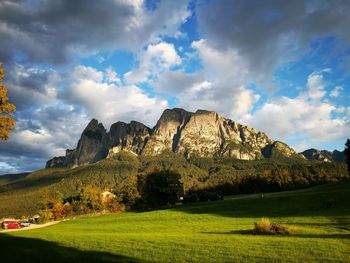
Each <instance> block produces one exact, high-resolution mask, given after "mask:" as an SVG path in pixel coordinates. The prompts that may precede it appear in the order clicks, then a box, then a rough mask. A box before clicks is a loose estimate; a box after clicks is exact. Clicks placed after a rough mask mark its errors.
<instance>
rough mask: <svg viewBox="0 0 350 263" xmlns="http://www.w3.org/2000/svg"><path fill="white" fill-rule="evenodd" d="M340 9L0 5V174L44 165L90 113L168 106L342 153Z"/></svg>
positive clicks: (106, 120)
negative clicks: (9, 116) (10, 109)
mask: <svg viewBox="0 0 350 263" xmlns="http://www.w3.org/2000/svg"><path fill="white" fill-rule="evenodd" d="M39 6H40V8H38V7H39ZM349 11H350V3H348V2H346V1H327V0H316V1H314V0H312V1H311V0H310V1H301V0H300V1H299V0H296V1H290V2H285V1H277V0H272V1H260V0H251V1H234V0H233V1H211V0H205V1H186V0H184V1H171V0H162V1H142V0H137V1H113V2H112V1H107V0H106V1H104V0H103V1H92V0H91V1H89V0H88V1H80V0H77V1H68V0H58V1H53V2H51V1H43V0H22V1H5V2H1V3H0V39H1V40H2V41H1V42H0V60H1V61H3V62H4V63H5V69H6V74H7V75H6V79H5V84H6V86H7V87H8V95H9V97H10V100H11V101H12V102H13V103H14V104H16V106H17V112H16V114H15V118H16V119H17V127H16V128H15V130H14V131H13V133H12V136H11V138H10V140H8V141H6V142H0V174H5V173H12V172H21V171H32V170H35V169H40V168H43V167H44V166H45V162H46V160H48V159H50V158H52V157H53V156H57V155H63V154H64V151H65V149H66V148H74V147H75V146H76V143H77V141H78V139H79V137H80V134H81V132H82V130H83V129H84V127H85V126H86V125H87V123H88V122H89V120H90V119H91V118H97V119H98V120H99V121H100V122H102V123H103V124H104V125H105V127H106V128H107V129H108V128H109V126H110V125H111V124H112V123H114V122H116V121H119V120H121V121H127V122H128V121H130V120H137V121H140V122H143V123H145V124H146V125H148V126H149V127H153V126H154V125H155V123H156V121H157V119H158V118H159V116H160V115H161V113H162V111H163V110H164V109H166V108H173V107H182V108H184V109H186V110H189V111H195V110H197V109H207V110H214V111H217V112H219V113H220V114H221V115H223V116H225V117H228V118H231V119H233V120H237V121H239V122H241V123H243V124H246V125H248V126H250V127H254V128H256V129H258V130H261V131H264V132H266V133H267V134H268V135H269V136H270V137H272V138H273V139H276V140H281V141H284V142H286V143H288V144H290V145H291V146H292V147H294V148H295V149H296V150H297V151H303V150H305V149H308V148H318V149H327V150H334V149H339V150H342V149H343V147H344V142H345V140H346V138H347V137H350V136H349V135H350V123H349V118H350V102H349V101H350V100H349V96H350V92H349V84H350V43H349V41H350V32H349V30H348V27H349V25H350V18H349V16H348V13H349Z"/></svg>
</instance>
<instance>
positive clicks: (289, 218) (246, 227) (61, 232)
mask: <svg viewBox="0 0 350 263" xmlns="http://www.w3.org/2000/svg"><path fill="white" fill-rule="evenodd" d="M330 198H332V199H334V200H335V205H334V207H331V208H328V207H326V206H325V203H326V202H327V200H328V199H330ZM349 200H350V184H349V183H339V184H335V185H328V186H320V187H316V188H311V189H307V190H301V191H294V192H286V193H271V194H266V195H264V198H261V197H260V196H259V195H244V196H235V197H228V198H227V199H226V200H224V201H217V202H209V203H196V204H192V205H185V206H180V207H177V208H175V209H168V210H158V211H151V212H142V213H135V212H128V213H122V214H111V215H105V216H99V217H86V218H79V219H76V220H70V221H66V222H61V223H60V224H58V225H55V226H52V227H48V228H44V229H38V230H32V231H23V232H16V233H13V234H11V235H6V238H12V239H13V238H15V239H14V240H15V241H16V240H22V241H23V239H22V238H33V239H40V240H45V241H50V242H55V245H54V248H55V249H56V250H57V252H52V253H51V254H49V253H48V255H55V253H56V257H55V256H53V258H51V261H52V260H54V259H57V260H58V261H59V260H65V261H67V260H72V261H74V260H76V261H79V260H82V259H84V256H86V255H88V253H90V254H89V259H90V261H96V260H100V261H103V260H102V259H105V258H106V257H107V258H108V260H112V261H123V260H124V261H130V260H138V261H152V262H153V261H154V262H321V261H322V262H349V261H350V206H349V204H348V203H349ZM261 217H268V218H269V219H270V220H271V221H272V222H274V223H278V224H282V225H286V226H288V227H289V228H290V229H292V230H293V231H292V233H291V234H289V235H283V236H278V235H277V236H264V235H253V234H252V231H251V230H252V229H253V227H254V222H258V221H259V220H260V219H261ZM4 236H5V235H3V234H0V247H1V248H4V246H6V244H5V241H6V240H4ZM28 242H29V241H28ZM29 244H33V241H31V243H30V242H29V243H28V246H29V247H30V245H29ZM23 246H25V245H23ZM40 246H41V247H35V246H34V247H33V246H31V252H30V253H31V254H29V256H28V257H27V258H30V257H33V259H35V256H39V255H42V253H40V251H42V250H43V248H42V247H44V249H45V245H43V244H41V245H40ZM54 248H52V247H50V249H51V250H52V249H53V250H54V251H55V249H54ZM70 249H74V251H73V252H72V251H70ZM51 250H50V251H51ZM2 251H3V250H2ZM4 251H7V250H6V249H5V250H4ZM58 251H61V252H58ZM2 253H3V252H2ZM5 253H6V252H5ZM28 253H29V252H28ZM91 253H92V254H91ZM70 255H74V257H73V256H70ZM5 256H7V257H11V259H14V257H16V256H17V257H20V256H21V250H20V249H19V250H18V252H17V253H16V255H12V254H10V252H8V253H7V254H5ZM48 257H50V256H48ZM3 258H4V256H3V257H2V259H3ZM49 259H50V258H47V260H49ZM73 259H74V260H73ZM44 260H45V258H44ZM33 261H35V260H33Z"/></svg>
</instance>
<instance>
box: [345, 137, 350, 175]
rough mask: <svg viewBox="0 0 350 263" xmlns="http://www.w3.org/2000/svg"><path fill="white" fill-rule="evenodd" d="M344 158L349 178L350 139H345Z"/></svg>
mask: <svg viewBox="0 0 350 263" xmlns="http://www.w3.org/2000/svg"><path fill="white" fill-rule="evenodd" d="M345 157H346V163H347V165H348V173H349V176H350V139H347V140H346V143H345Z"/></svg>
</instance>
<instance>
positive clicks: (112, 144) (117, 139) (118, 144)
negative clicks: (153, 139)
mask: <svg viewBox="0 0 350 263" xmlns="http://www.w3.org/2000/svg"><path fill="white" fill-rule="evenodd" d="M149 136H150V129H149V128H148V127H147V126H145V125H143V124H142V123H140V122H137V121H131V122H130V123H125V122H120V121H119V122H116V123H114V124H113V125H112V126H111V129H110V131H109V134H108V137H109V138H108V141H109V148H110V149H109V153H108V156H109V157H111V156H112V155H113V154H115V153H117V152H119V151H121V150H124V151H129V152H132V153H135V154H137V155H139V154H141V151H142V149H143V148H144V146H145V143H146V140H147V138H148V137H149Z"/></svg>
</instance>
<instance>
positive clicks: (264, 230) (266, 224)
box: [253, 217, 290, 235]
mask: <svg viewBox="0 0 350 263" xmlns="http://www.w3.org/2000/svg"><path fill="white" fill-rule="evenodd" d="M253 234H255V235H277V234H279V235H283V234H290V230H289V229H288V227H286V226H282V225H279V224H274V223H271V222H270V219H268V218H267V217H263V218H261V219H260V222H258V223H254V229H253Z"/></svg>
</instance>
